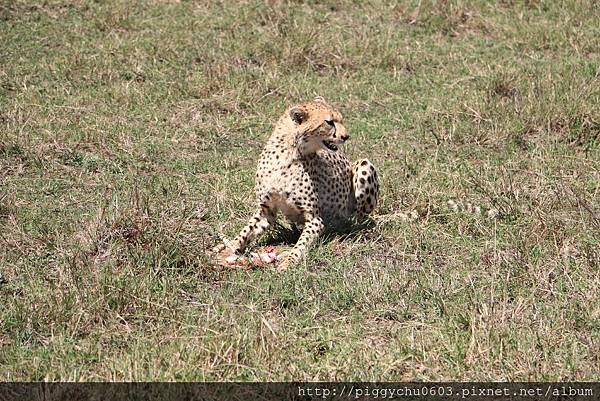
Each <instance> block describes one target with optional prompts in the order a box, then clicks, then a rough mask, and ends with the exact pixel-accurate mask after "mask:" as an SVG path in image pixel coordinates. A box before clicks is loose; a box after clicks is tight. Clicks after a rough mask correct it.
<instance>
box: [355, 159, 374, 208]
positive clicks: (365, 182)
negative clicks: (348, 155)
mask: <svg viewBox="0 0 600 401" xmlns="http://www.w3.org/2000/svg"><path fill="white" fill-rule="evenodd" d="M352 186H353V189H354V198H355V200H356V214H357V216H358V217H359V218H364V217H366V216H367V215H368V214H369V213H371V212H372V211H373V209H375V206H377V200H378V198H379V178H378V177H377V170H376V169H375V166H373V164H372V163H371V162H370V161H369V160H367V159H362V160H358V161H357V162H356V163H354V165H353V166H352Z"/></svg>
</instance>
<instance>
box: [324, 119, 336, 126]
mask: <svg viewBox="0 0 600 401" xmlns="http://www.w3.org/2000/svg"><path fill="white" fill-rule="evenodd" d="M325 122H326V123H327V124H329V125H331V126H332V127H333V126H334V125H335V124H334V123H333V119H332V118H326V119H325Z"/></svg>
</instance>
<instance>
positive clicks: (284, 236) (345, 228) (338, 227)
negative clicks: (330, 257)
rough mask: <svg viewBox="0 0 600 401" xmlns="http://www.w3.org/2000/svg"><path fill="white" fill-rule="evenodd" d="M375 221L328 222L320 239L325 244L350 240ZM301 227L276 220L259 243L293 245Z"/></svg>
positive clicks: (372, 226)
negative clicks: (337, 239) (336, 240)
mask: <svg viewBox="0 0 600 401" xmlns="http://www.w3.org/2000/svg"><path fill="white" fill-rule="evenodd" d="M375 226H376V223H375V221H374V220H373V219H371V218H368V219H366V220H363V221H357V220H342V221H337V222H334V223H328V224H327V225H326V228H325V232H324V233H323V234H322V235H321V237H320V240H321V242H322V243H324V244H326V243H329V242H331V241H333V240H334V239H336V238H339V239H341V240H342V241H344V240H352V239H353V238H356V237H357V236H359V235H360V233H361V232H364V231H365V230H370V229H373V228H375ZM301 233H302V231H301V229H300V228H298V227H297V226H296V225H294V224H290V225H285V224H282V223H280V222H277V223H276V224H275V226H274V227H273V228H272V229H271V230H270V231H269V233H268V234H267V235H266V236H265V237H264V238H262V240H260V241H259V244H260V245H272V246H280V245H294V244H295V243H296V242H298V239H299V238H300V234H301Z"/></svg>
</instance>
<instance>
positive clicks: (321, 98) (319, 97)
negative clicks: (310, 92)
mask: <svg viewBox="0 0 600 401" xmlns="http://www.w3.org/2000/svg"><path fill="white" fill-rule="evenodd" d="M315 102H317V103H323V104H327V105H328V104H329V103H327V100H325V98H324V97H323V96H317V97H316V98H315Z"/></svg>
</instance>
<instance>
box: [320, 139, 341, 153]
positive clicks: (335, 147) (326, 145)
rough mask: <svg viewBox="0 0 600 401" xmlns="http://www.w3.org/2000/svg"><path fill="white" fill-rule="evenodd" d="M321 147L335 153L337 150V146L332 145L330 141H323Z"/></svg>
mask: <svg viewBox="0 0 600 401" xmlns="http://www.w3.org/2000/svg"><path fill="white" fill-rule="evenodd" d="M323 146H325V147H326V148H327V149H329V150H331V151H333V152H335V151H336V150H338V147H337V145H334V144H333V143H332V142H331V141H327V140H326V141H323Z"/></svg>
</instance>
